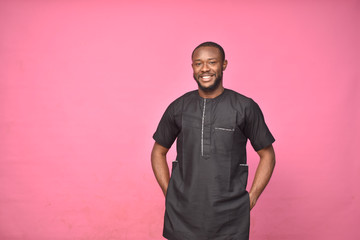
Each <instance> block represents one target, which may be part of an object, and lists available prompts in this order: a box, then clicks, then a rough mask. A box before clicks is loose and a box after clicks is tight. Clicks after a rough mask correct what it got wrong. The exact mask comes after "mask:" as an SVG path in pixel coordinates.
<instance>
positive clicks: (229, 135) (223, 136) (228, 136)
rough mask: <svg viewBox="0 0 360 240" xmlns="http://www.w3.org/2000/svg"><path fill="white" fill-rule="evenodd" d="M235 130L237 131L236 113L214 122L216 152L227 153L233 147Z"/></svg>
mask: <svg viewBox="0 0 360 240" xmlns="http://www.w3.org/2000/svg"><path fill="white" fill-rule="evenodd" d="M235 131H238V129H237V127H236V115H231V116H230V118H228V119H226V121H221V122H217V123H215V124H214V127H213V136H214V149H215V151H216V152H217V153H229V152H230V151H231V150H232V149H233V143H234V137H235Z"/></svg>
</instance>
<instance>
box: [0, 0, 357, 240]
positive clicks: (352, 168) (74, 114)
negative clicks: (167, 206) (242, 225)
mask: <svg viewBox="0 0 360 240" xmlns="http://www.w3.org/2000/svg"><path fill="white" fill-rule="evenodd" d="M125 2H126V3H125ZM130 2H131V3H130ZM170 2H171V3H170ZM359 29H360V2H359V1H356V0H353V1H350V0H349V1H341V0H339V1H300V0H299V1H235V0H234V1H230V0H223V1H215V0H214V1H212V0H210V1H178V2H174V1H165V0H163V1H145V0H144V1H100V0H98V1H80V0H75V1H41V0H33V1H30V0H29V1H25V0H24V1H19V0H15V1H14V0H1V1H0V66H1V67H0V239H1V240H20V239H25V240H48V239H55V240H57V239H59V240H66V239H69V240H78V239H79V240H80V239H96V240H110V239H144V240H147V239H149V240H150V239H161V232H162V222H163V211H164V198H163V196H162V193H161V191H160V188H159V187H158V186H157V183H156V181H155V178H154V177H153V173H152V170H151V167H150V151H151V147H152V144H153V140H152V138H151V137H152V134H153V132H154V131H155V128H156V126H157V124H158V121H159V120H160V117H161V115H162V113H163V111H164V110H165V108H166V106H167V105H168V104H169V103H170V102H171V101H172V100H174V99H175V98H176V97H178V96H180V95H181V94H183V93H184V92H186V91H189V90H192V89H195V88H196V84H195V83H194V81H193V79H192V70H191V67H190V53H191V51H192V49H193V48H194V47H195V46H196V45H197V44H199V43H200V42H203V41H206V40H213V41H216V42H219V43H220V44H222V45H223V46H224V48H225V50H226V53H227V58H228V60H229V65H228V69H227V70H226V72H225V76H224V77H225V78H224V81H225V86H226V87H228V88H231V89H234V90H236V91H238V92H241V93H243V94H245V95H247V96H251V97H252V98H253V99H255V100H256V101H257V102H258V103H259V104H260V106H261V107H262V109H263V112H264V114H265V116H266V120H267V123H268V125H269V127H270V129H271V130H272V132H273V134H274V136H275V137H276V139H277V141H276V142H275V144H274V147H275V149H276V153H277V166H276V170H275V173H274V176H273V179H272V181H271V182H270V184H269V186H268V188H267V189H266V191H265V192H264V194H263V195H262V197H261V199H260V200H259V202H258V204H257V206H256V207H255V209H254V210H253V211H252V219H251V239H252V240H264V239H269V240H271V239H273V240H275V239H276V240H279V239H291V240H304V239H306V240H313V239H326V240H335V239H359V238H360V234H359V227H358V224H359V220H360V211H359V206H360V199H359V198H360V193H359V189H360V188H359V182H360V174H359V173H360V161H359V157H358V154H356V152H358V151H357V148H358V147H359V137H360V131H359V130H360V127H359V121H360V116H359V112H360V111H359V103H360V96H359V95H360V94H359V90H360V89H359V88H360V87H359V80H360V79H359V76H360V71H359V66H360V61H359V55H360V51H359V46H360V45H359V42H360V36H359ZM249 150H251V149H250V148H249ZM174 157H175V151H174V150H172V151H171V153H170V158H169V161H170V160H172V159H173V158H174ZM249 163H250V169H251V174H250V175H251V176H250V179H252V176H253V174H254V171H255V167H256V164H257V158H256V155H255V154H254V153H250V154H249ZM250 183H251V180H250Z"/></svg>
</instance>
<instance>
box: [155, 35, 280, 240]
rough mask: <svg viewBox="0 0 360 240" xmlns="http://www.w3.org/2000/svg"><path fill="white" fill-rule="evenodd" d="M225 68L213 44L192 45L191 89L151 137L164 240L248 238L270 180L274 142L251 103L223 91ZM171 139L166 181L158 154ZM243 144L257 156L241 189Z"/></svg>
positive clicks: (244, 171)
mask: <svg viewBox="0 0 360 240" xmlns="http://www.w3.org/2000/svg"><path fill="white" fill-rule="evenodd" d="M227 64H228V62H227V60H226V59H225V52H224V50H223V48H222V47H221V46H220V45H218V44H216V43H214V42H205V43H202V44H200V45H199V46H197V47H196V48H195V49H194V51H193V53H192V68H193V75H194V79H195V81H196V82H197V84H198V89H197V90H195V91H191V92H188V93H186V94H184V95H183V96H181V97H180V98H178V99H176V100H175V101H174V102H172V103H171V104H170V105H169V107H168V108H167V109H166V111H165V113H164V115H163V117H162V118H161V120H160V123H159V125H158V128H157V130H156V132H155V134H154V136H153V138H154V140H155V143H154V147H153V150H152V153H151V163H152V167H153V171H154V174H155V177H156V179H157V181H158V183H159V185H160V187H161V189H162V191H163V193H164V195H165V196H166V210H165V218H164V232H163V236H164V237H165V238H167V239H170V240H210V239H211V240H225V239H226V240H245V239H249V226H250V210H251V209H252V208H253V207H254V206H255V203H256V201H257V199H258V198H259V196H260V194H261V193H262V192H263V190H264V188H265V186H266V185H267V183H268V182H269V180H270V177H271V175H272V172H273V169H274V166H275V154H274V149H273V147H272V143H273V142H274V141H275V139H274V138H273V136H272V134H271V133H270V131H269V129H268V127H267V125H266V124H265V120H264V117H263V114H262V112H261V110H260V108H259V106H258V105H257V104H256V103H255V102H254V101H253V100H252V99H251V98H248V97H245V96H244V95H241V94H239V93H237V92H234V91H232V90H229V89H225V88H224V87H223V71H224V70H225V69H226V67H227ZM175 139H177V157H176V160H175V161H173V163H172V173H171V177H170V173H169V168H168V165H167V162H166V154H167V152H168V150H169V148H170V147H171V146H172V144H173V143H174V141H175ZM248 139H249V140H250V142H251V145H252V146H253V148H254V150H255V151H256V152H257V153H258V155H259V157H260V161H259V164H258V167H257V170H256V173H255V178H254V180H253V184H252V187H251V189H250V191H249V192H247V190H246V186H247V178H248V165H247V160H246V143H247V140H248Z"/></svg>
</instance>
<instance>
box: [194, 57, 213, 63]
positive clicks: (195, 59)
mask: <svg viewBox="0 0 360 240" xmlns="http://www.w3.org/2000/svg"><path fill="white" fill-rule="evenodd" d="M206 60H217V58H208V59H206ZM193 61H194V62H196V61H201V59H194V60H193Z"/></svg>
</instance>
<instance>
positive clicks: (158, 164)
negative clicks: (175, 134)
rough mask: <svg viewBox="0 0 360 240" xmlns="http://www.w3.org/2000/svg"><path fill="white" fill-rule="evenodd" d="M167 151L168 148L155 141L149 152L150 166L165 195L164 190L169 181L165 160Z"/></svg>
mask: <svg viewBox="0 0 360 240" xmlns="http://www.w3.org/2000/svg"><path fill="white" fill-rule="evenodd" d="M168 151H169V149H168V148H165V147H163V146H161V145H160V144H158V143H157V142H155V143H154V147H153V149H152V152H151V166H152V169H153V171H154V174H155V177H156V180H157V182H158V183H159V185H160V187H161V189H162V191H163V193H164V196H166V191H167V188H168V185H169V181H170V173H169V167H168V165H167V162H166V154H167V152H168Z"/></svg>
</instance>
